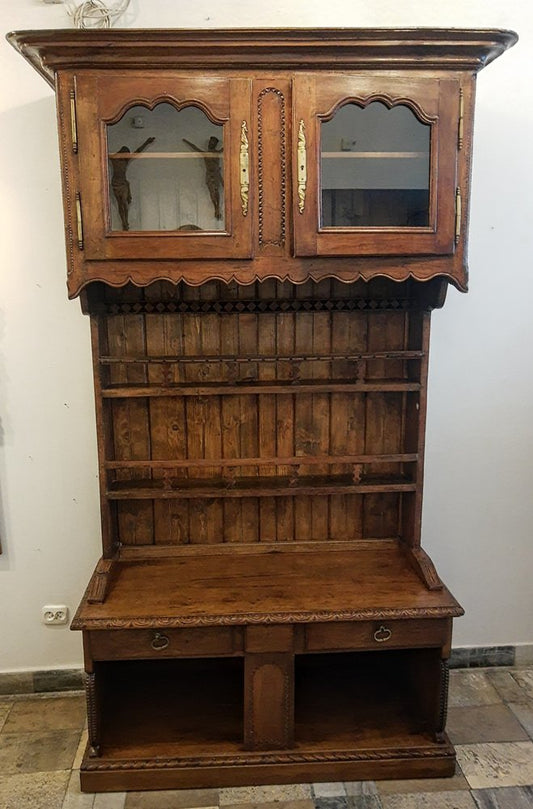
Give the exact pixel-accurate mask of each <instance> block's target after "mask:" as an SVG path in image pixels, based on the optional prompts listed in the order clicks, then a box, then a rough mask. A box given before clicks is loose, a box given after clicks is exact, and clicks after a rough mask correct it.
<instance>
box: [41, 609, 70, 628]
mask: <svg viewBox="0 0 533 809" xmlns="http://www.w3.org/2000/svg"><path fill="white" fill-rule="evenodd" d="M41 618H42V622H43V624H46V625H47V626H60V625H61V624H66V623H67V622H68V607H66V606H65V604H47V605H46V606H44V607H41Z"/></svg>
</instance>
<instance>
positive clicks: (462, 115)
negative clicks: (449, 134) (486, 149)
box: [457, 87, 465, 151]
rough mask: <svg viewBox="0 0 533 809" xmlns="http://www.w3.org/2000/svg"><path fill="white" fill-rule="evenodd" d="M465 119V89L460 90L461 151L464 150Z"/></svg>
mask: <svg viewBox="0 0 533 809" xmlns="http://www.w3.org/2000/svg"><path fill="white" fill-rule="evenodd" d="M464 118H465V96H464V93H463V88H462V87H461V89H460V90H459V126H458V130H457V148H458V150H459V151H461V149H462V148H463V138H464Z"/></svg>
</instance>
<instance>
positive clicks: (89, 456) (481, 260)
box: [0, 0, 533, 671]
mask: <svg viewBox="0 0 533 809" xmlns="http://www.w3.org/2000/svg"><path fill="white" fill-rule="evenodd" d="M532 8H533V7H532V4H531V0H515V2H513V3H509V2H504V0H469V2H468V3H464V1H463V0H448V2H447V3H439V4H436V3H434V4H429V3H428V2H427V0H394V2H393V0H374V2H372V3H368V2H364V3H363V2H361V0H329V2H324V0H322V2H318V0H292V2H291V3H287V2H286V0H283V1H282V0H277V1H276V2H271V3H269V4H265V5H264V6H262V5H261V4H259V6H258V4H256V3H250V2H243V0H231V2H230V0H217V1H216V2H214V1H213V0H197V2H196V3H193V4H190V3H169V2H168V0H133V2H132V9H131V12H130V13H129V16H128V18H127V20H126V23H125V24H126V25H128V26H134V27H207V26H209V27H231V26H277V27H283V26H294V27H296V26H403V27H412V26H424V25H427V26H452V27H453V26H454V27H461V26H471V27H503V28H514V29H516V30H517V31H518V32H519V34H520V36H521V41H520V43H519V44H518V45H517V46H515V48H514V49H513V50H512V51H510V52H509V53H507V54H505V55H504V56H503V57H502V58H501V59H499V60H498V61H497V62H495V63H494V64H493V65H490V66H489V67H488V68H487V70H486V71H483V72H482V73H481V74H480V76H479V81H478V105H477V113H476V137H475V161H474V182H473V198H472V216H471V231H470V268H471V292H470V293H469V294H468V295H467V296H465V295H461V294H459V293H457V292H456V291H455V290H453V289H452V290H450V292H449V296H448V303H447V305H446V307H445V308H444V310H442V311H440V312H437V313H435V316H434V321H433V322H434V333H433V335H434V336H433V344H432V362H431V378H430V399H429V413H428V449H427V468H426V500H425V509H424V542H425V547H426V548H427V550H428V551H429V553H430V554H431V555H432V556H433V558H434V560H435V562H436V563H437V566H438V569H439V572H440V573H441V575H442V576H443V578H444V579H445V581H446V582H447V584H448V585H449V587H450V589H451V590H452V591H453V592H454V594H455V595H456V596H457V598H458V599H459V600H460V601H461V602H462V604H463V605H464V606H465V608H466V610H467V615H466V617H465V618H462V619H461V620H460V621H458V622H457V623H456V633H455V645H458V646H478V645H494V644H508V643H509V644H515V643H516V644H518V643H531V642H533V587H532V585H531V571H532V568H533V551H532V547H533V543H532V542H531V539H532V536H531V535H532V526H533V497H532V491H533V453H532V452H531V450H532V448H533V427H532V425H533V371H532V368H533V363H532V361H531V356H530V346H531V345H533V326H532V323H533V319H532V317H531V303H532V300H533V266H532V259H531V256H533V206H532V203H531V193H532V192H531V189H532V188H533V177H532V176H531V174H532V165H533V161H532V159H531V143H530V133H531V131H532V130H533V121H532V120H531V119H532V116H533V111H532V108H533V104H532V101H533V98H532V94H531V79H532V70H531V63H530V60H529V54H531V53H532V52H533V43H532V35H533V10H532ZM0 19H1V20H2V25H3V28H4V29H5V31H6V32H7V31H8V30H10V29H23V28H54V27H68V26H69V20H68V19H67V17H66V15H65V13H64V8H63V7H62V6H60V5H44V4H43V3H42V2H41V0H17V2H14V1H13V0H0ZM0 60H1V61H0V75H1V77H2V91H1V96H0V98H1V101H0V161H1V165H0V183H1V191H0V251H1V274H0V279H1V280H0V283H1V291H0V384H1V392H0V409H1V418H2V433H1V435H0V443H1V455H0V474H1V480H0V534H1V538H2V544H3V549H4V554H3V556H1V557H0V616H1V622H0V632H1V635H0V671H13V670H17V669H30V668H35V669H46V668H60V667H68V666H79V665H80V664H81V640H80V637H79V635H78V634H75V633H70V632H69V631H68V629H65V628H50V627H44V626H42V625H41V624H40V608H41V605H42V604H45V603H66V604H68V605H69V607H70V608H71V609H72V608H75V606H76V604H77V602H78V600H79V597H80V595H81V593H82V592H83V588H84V587H85V585H86V582H87V580H88V577H89V575H90V572H91V571H92V568H93V565H94V563H95V561H96V559H97V557H98V553H99V516H98V494H97V479H96V447H95V433H94V427H93V396H92V380H91V367H90V353H89V331H88V323H87V319H86V318H85V317H84V316H82V314H81V313H80V309H79V304H78V303H77V302H68V301H67V297H66V290H65V259H64V247H63V225H62V213H61V199H60V185H59V162H58V152H57V140H56V132H55V112H54V99H53V94H52V91H51V90H50V89H49V87H48V86H47V85H46V84H45V83H44V82H43V80H42V79H41V78H40V77H39V76H38V75H37V73H35V71H33V70H32V69H31V67H30V66H29V65H28V64H27V63H25V62H24V61H23V60H22V59H21V57H20V56H18V55H17V54H16V53H15V51H14V50H12V49H11V48H10V47H9V46H8V45H7V44H6V43H5V42H3V43H2V44H1V45H0Z"/></svg>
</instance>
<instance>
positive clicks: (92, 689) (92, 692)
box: [85, 672, 100, 758]
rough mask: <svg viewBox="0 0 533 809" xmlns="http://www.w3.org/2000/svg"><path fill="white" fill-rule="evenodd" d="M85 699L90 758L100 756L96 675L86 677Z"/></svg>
mask: <svg viewBox="0 0 533 809" xmlns="http://www.w3.org/2000/svg"><path fill="white" fill-rule="evenodd" d="M85 697H86V699H87V728H88V732H89V756H91V758H97V757H98V756H99V755H100V722H99V719H98V694H97V681H96V674H95V673H94V672H92V673H91V674H87V675H86V680H85Z"/></svg>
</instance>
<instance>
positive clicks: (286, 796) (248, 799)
mask: <svg viewBox="0 0 533 809" xmlns="http://www.w3.org/2000/svg"><path fill="white" fill-rule="evenodd" d="M311 797H312V795H311V786H310V785H309V784H274V785H272V786H261V787H259V786H258V787H227V788H225V789H221V790H220V795H219V801H220V805H221V806H227V805H228V804H236V803H272V802H274V801H302V800H306V799H307V798H311Z"/></svg>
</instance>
